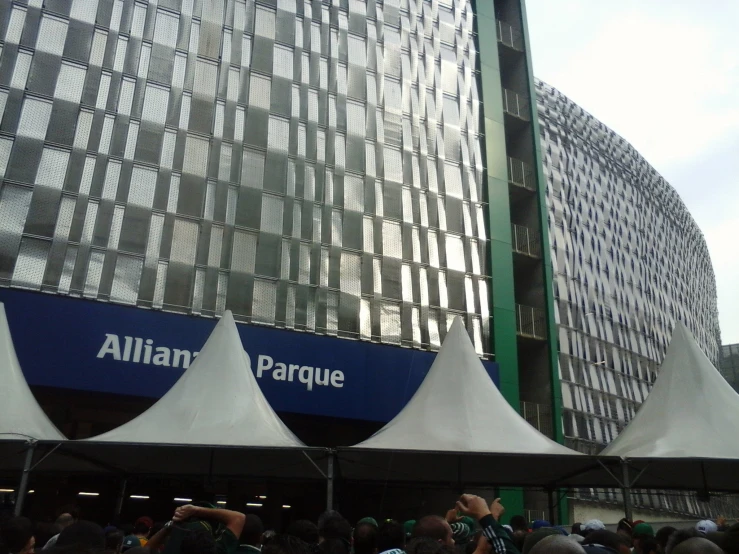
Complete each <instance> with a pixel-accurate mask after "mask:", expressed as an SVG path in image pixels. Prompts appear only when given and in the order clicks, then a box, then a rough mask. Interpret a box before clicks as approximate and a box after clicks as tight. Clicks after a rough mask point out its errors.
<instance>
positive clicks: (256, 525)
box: [241, 514, 264, 546]
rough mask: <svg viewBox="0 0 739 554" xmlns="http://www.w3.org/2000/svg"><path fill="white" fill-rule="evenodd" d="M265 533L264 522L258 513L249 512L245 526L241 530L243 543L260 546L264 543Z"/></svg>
mask: <svg viewBox="0 0 739 554" xmlns="http://www.w3.org/2000/svg"><path fill="white" fill-rule="evenodd" d="M263 534H264V524H263V523H262V519H261V518H260V517H259V516H258V515H255V514H247V515H246V519H245V520H244V528H243V529H242V530H241V543H242V544H248V545H251V546H259V545H261V544H262V535H263Z"/></svg>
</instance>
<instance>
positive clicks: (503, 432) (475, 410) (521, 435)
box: [338, 317, 614, 486]
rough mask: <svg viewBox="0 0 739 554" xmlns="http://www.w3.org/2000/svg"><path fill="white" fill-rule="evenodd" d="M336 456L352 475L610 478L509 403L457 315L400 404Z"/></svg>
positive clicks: (535, 482)
mask: <svg viewBox="0 0 739 554" xmlns="http://www.w3.org/2000/svg"><path fill="white" fill-rule="evenodd" d="M338 457H339V460H340V469H341V474H342V476H343V477H346V478H350V479H359V480H372V479H382V480H395V481H417V482H425V483H434V482H436V483H439V482H457V481H460V482H464V483H467V484H471V483H484V482H495V483H496V484H498V485H513V484H515V485H521V486H525V485H528V486H539V485H551V484H553V483H555V482H557V483H559V482H562V483H563V484H564V483H565V481H563V479H570V480H568V481H566V482H567V483H570V482H573V483H574V482H575V481H572V479H575V478H577V481H576V482H577V483H582V484H585V483H586V482H588V483H589V482H590V481H599V482H602V483H607V484H608V485H613V484H614V482H613V479H612V478H611V477H610V476H609V475H608V474H607V473H606V472H603V471H601V470H602V468H601V467H600V465H599V464H598V461H597V460H595V459H594V457H591V456H585V455H583V454H580V453H579V452H575V451H574V450H571V449H569V448H567V447H565V446H563V445H561V444H558V443H556V442H554V441H553V440H551V439H549V438H548V437H546V436H544V435H543V434H541V433H540V432H539V431H538V430H536V429H535V428H534V427H532V426H531V425H530V424H529V423H528V422H527V421H526V420H525V419H524V418H522V417H521V416H520V415H519V414H518V412H516V410H514V409H513V408H512V407H511V406H510V405H509V404H508V402H507V401H506V400H505V398H503V395H502V394H501V393H500V391H499V390H498V388H497V387H496V386H495V384H494V383H493V381H492V380H491V379H490V377H489V376H488V374H487V372H486V371H485V368H484V367H483V365H482V363H481V362H480V359H479V358H478V356H477V354H476V352H475V349H474V347H473V345H472V342H471V341H470V338H469V336H468V335H467V331H466V330H465V327H464V324H463V323H462V319H461V318H460V317H457V318H456V319H455V320H454V322H453V324H452V326H451V328H450V329H449V332H448V333H447V336H446V337H445V339H444V342H443V344H442V346H441V349H440V350H439V353H438V354H437V356H436V359H435V360H434V363H433V364H432V366H431V368H430V369H429V372H428V374H427V375H426V378H425V379H424V381H423V383H421V386H420V387H419V389H418V390H417V391H416V393H415V395H414V396H413V397H412V398H411V400H410V401H409V402H408V404H406V406H405V407H404V408H403V410H402V411H401V412H400V413H399V414H398V415H397V416H396V417H395V418H394V419H393V420H392V421H390V422H389V423H388V424H387V425H385V426H384V427H383V428H382V429H380V430H379V431H378V432H377V433H375V434H374V435H373V436H372V437H370V438H368V439H367V440H365V441H364V442H361V443H359V444H357V445H355V446H353V447H349V448H342V449H339V452H338ZM568 476H570V477H568Z"/></svg>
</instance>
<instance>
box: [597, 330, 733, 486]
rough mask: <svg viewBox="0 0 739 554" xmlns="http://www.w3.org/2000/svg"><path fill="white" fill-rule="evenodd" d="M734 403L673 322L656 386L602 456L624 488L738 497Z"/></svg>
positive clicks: (694, 345) (703, 357)
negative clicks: (622, 471) (617, 462)
mask: <svg viewBox="0 0 739 554" xmlns="http://www.w3.org/2000/svg"><path fill="white" fill-rule="evenodd" d="M737 429H739V395H738V394H737V393H736V392H735V391H734V389H732V388H731V386H730V385H729V384H728V383H727V382H726V381H725V380H724V378H723V377H722V376H721V374H720V373H719V372H718V370H717V369H716V368H715V367H714V366H713V364H712V363H711V361H710V360H709V359H708V358H707V357H706V355H705V354H704V353H703V351H702V350H701V349H700V347H699V346H698V343H697V342H696V341H695V338H694V337H693V335H692V334H691V333H690V331H689V330H688V329H687V328H686V327H685V325H683V323H681V322H678V323H677V325H676V326H675V330H674V332H673V334H672V340H671V341H670V346H669V347H668V349H667V354H666V355H665V359H664V361H663V362H662V367H661V369H660V372H659V376H658V378H657V381H656V382H655V384H654V386H653V388H652V391H651V392H650V393H649V396H647V399H646V400H645V401H644V403H643V404H642V405H641V407H640V408H639V411H638V412H637V414H636V416H635V417H634V419H632V420H631V422H630V423H629V424H628V425H627V426H626V429H624V430H623V431H622V432H621V434H620V435H619V436H618V437H617V438H616V440H614V441H613V442H612V443H611V444H610V445H608V447H606V449H605V450H603V452H602V455H603V456H618V457H620V458H622V459H624V460H626V461H627V463H628V466H630V469H629V474H630V481H631V482H629V483H628V485H629V486H637V487H639V488H666V489H686V490H698V491H726V492H739V440H737V438H736V436H737V435H736V432H737Z"/></svg>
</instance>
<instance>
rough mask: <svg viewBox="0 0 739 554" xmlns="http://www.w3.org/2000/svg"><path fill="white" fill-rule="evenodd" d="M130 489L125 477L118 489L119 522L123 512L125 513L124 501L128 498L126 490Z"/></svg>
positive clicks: (116, 514) (116, 501)
mask: <svg viewBox="0 0 739 554" xmlns="http://www.w3.org/2000/svg"><path fill="white" fill-rule="evenodd" d="M127 487H128V479H127V478H126V477H124V478H123V479H122V480H121V486H120V488H119V489H118V497H117V498H116V499H115V517H116V520H119V519H120V517H121V512H123V500H124V499H125V498H126V488H127Z"/></svg>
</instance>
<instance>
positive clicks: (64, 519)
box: [55, 512, 75, 530]
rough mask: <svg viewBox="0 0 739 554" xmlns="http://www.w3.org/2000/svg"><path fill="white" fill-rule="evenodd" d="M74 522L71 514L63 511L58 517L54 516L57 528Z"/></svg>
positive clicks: (64, 527) (62, 527)
mask: <svg viewBox="0 0 739 554" xmlns="http://www.w3.org/2000/svg"><path fill="white" fill-rule="evenodd" d="M74 522H75V519H74V517H72V514H68V513H66V512H65V513H63V514H59V517H58V518H56V522H55V523H56V524H57V525H58V526H59V529H60V530H62V529H66V528H67V527H69V526H70V525H72V524H73V523H74Z"/></svg>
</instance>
